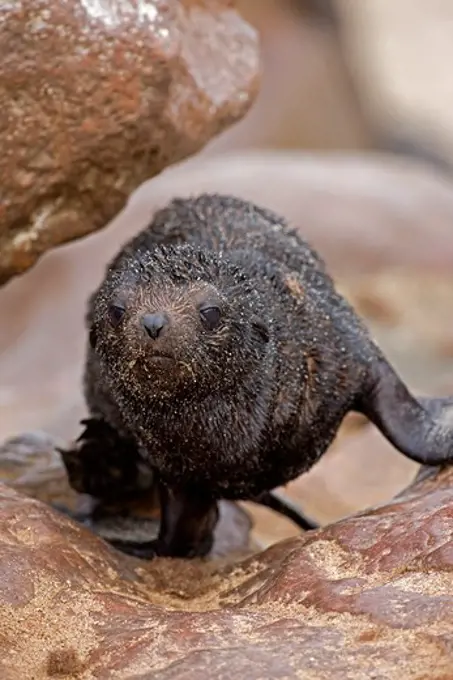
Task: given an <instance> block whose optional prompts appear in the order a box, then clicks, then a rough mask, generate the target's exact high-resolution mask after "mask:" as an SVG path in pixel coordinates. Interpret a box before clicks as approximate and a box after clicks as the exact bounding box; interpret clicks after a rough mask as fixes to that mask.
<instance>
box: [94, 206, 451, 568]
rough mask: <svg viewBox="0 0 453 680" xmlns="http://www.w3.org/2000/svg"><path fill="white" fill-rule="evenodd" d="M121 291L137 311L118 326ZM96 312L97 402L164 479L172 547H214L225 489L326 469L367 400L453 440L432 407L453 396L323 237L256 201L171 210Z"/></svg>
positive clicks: (123, 263) (126, 253) (142, 241)
mask: <svg viewBox="0 0 453 680" xmlns="http://www.w3.org/2000/svg"><path fill="white" fill-rule="evenodd" d="M213 298H215V299H216V300H217V301H218V302H219V304H221V305H222V309H223V321H222V323H221V326H220V327H219V328H218V329H216V330H214V331H212V332H205V330H204V329H203V328H202V327H201V325H200V321H199V316H198V312H197V309H196V305H197V304H198V303H199V301H200V300H204V299H208V300H209V299H213ZM118 300H120V301H122V303H123V304H124V305H125V307H126V314H125V318H124V319H123V320H122V322H121V323H120V325H119V326H118V327H117V328H112V326H111V324H110V323H109V320H108V314H109V306H110V305H111V304H112V303H114V302H115V301H118ZM154 311H165V312H167V313H168V315H169V318H170V319H171V323H170V325H169V327H168V329H166V331H165V333H164V334H163V337H162V338H159V339H158V340H157V341H156V342H155V343H153V342H151V341H150V340H149V339H148V338H145V337H144V335H143V333H142V331H141V330H140V318H141V317H142V315H143V314H145V313H148V312H154ZM87 320H88V327H89V338H90V343H89V348H88V355H87V364H86V371H85V396H86V400H87V403H88V406H89V409H90V415H91V417H92V418H94V419H97V420H99V421H101V423H105V424H107V426H108V428H110V430H112V431H114V432H115V436H116V437H117V438H118V440H119V443H118V446H119V449H121V450H124V451H125V455H127V449H128V447H129V448H130V447H131V446H132V448H133V447H134V445H135V447H136V451H137V452H138V453H139V455H140V456H141V457H142V458H143V460H144V461H146V463H147V465H149V467H150V469H151V470H152V471H153V474H154V475H155V477H156V480H158V483H159V485H160V488H161V499H162V507H163V514H164V519H163V523H162V529H161V533H160V538H159V540H158V542H157V543H156V545H153V546H152V549H151V552H152V551H153V550H154V548H155V552H156V554H165V555H179V556H193V555H200V554H206V552H208V551H209V546H210V543H211V542H212V541H211V539H212V531H213V527H214V526H215V522H216V517H217V515H216V501H217V499H220V498H225V499H251V498H256V497H257V496H259V495H260V494H262V493H265V492H268V491H269V490H271V489H274V488H275V487H277V486H280V485H282V484H285V483H287V482H288V481H290V480H292V479H294V478H295V477H297V476H298V475H300V474H301V473H303V472H305V471H307V470H308V469H310V467H311V466H312V465H313V464H314V463H315V462H316V461H317V460H319V458H320V456H322V455H323V453H324V452H325V451H326V449H327V448H328V446H329V445H330V443H331V442H332V440H333V438H334V437H335V435H336V433H337V430H338V428H339V425H340V424H341V422H342V420H343V418H344V416H345V415H346V413H347V412H348V411H350V410H352V409H355V410H358V411H362V412H364V413H365V414H366V415H368V417H370V419H371V420H373V422H375V423H376V424H377V425H378V426H379V427H380V428H381V429H382V431H383V432H384V434H386V436H387V437H388V438H389V439H390V440H391V441H393V442H394V443H395V445H396V446H398V447H399V448H400V450H401V451H402V452H403V453H405V454H406V455H408V456H410V457H412V458H413V459H414V460H420V461H423V462H427V463H428V464H429V463H435V464H437V463H439V462H441V461H445V460H446V459H447V458H448V457H451V455H452V446H451V443H450V441H449V440H450V438H449V432H446V431H445V428H444V426H443V425H441V426H439V427H438V426H437V422H442V423H445V421H446V418H445V417H444V416H442V418H440V420H439V419H438V420H437V421H435V420H433V417H434V416H433V417H431V415H430V409H431V406H432V404H435V408H434V410H433V414H438V411H439V407H440V410H441V411H442V412H443V411H444V410H445V408H446V409H447V410H450V409H451V401H448V400H431V401H429V402H427V404H426V405H425V406H422V405H420V404H419V402H417V401H416V400H415V399H414V398H413V397H412V396H411V395H410V394H409V392H408V391H407V388H406V387H405V386H404V384H403V383H402V382H401V380H400V379H399V377H398V376H397V375H396V373H395V372H394V371H393V369H392V368H391V367H390V366H389V364H388V362H387V361H386V360H385V357H384V356H383V355H382V354H381V352H380V350H379V349H378V348H377V346H376V345H375V344H374V343H373V341H372V340H371V338H370V337H369V335H368V333H367V330H366V329H365V327H364V325H363V324H362V322H361V321H360V319H359V318H358V317H357V315H356V314H355V312H354V311H353V309H352V308H351V307H350V306H349V304H348V303H347V302H346V301H345V300H344V299H343V298H342V297H341V296H340V295H339V294H338V293H337V292H336V290H335V287H334V283H333V281H332V279H331V278H330V276H329V275H328V273H327V272H326V270H325V266H324V263H323V261H322V260H321V259H320V257H319V256H318V255H317V253H316V252H315V251H314V250H313V249H312V248H311V247H310V246H309V245H308V244H307V243H305V241H303V239H301V238H300V236H299V235H298V234H297V233H296V232H295V231H293V230H291V229H290V228H289V226H288V225H287V224H286V223H285V221H284V220H283V219H282V218H281V217H279V216H278V215H276V214H274V213H273V212H271V211H269V210H265V209H262V208H260V207H258V206H255V205H252V204H250V203H248V202H246V201H242V200H240V199H237V198H234V197H231V196H221V195H202V196H199V197H197V198H192V199H178V200H175V201H173V202H172V203H171V204H170V205H169V206H167V207H166V208H164V209H163V210H160V211H159V212H158V213H157V214H156V216H155V218H154V220H153V222H152V224H151V225H150V226H149V227H148V228H147V229H145V230H144V231H143V232H141V233H140V234H139V235H138V236H136V237H135V238H134V239H132V240H131V241H130V242H129V243H128V244H127V245H126V246H125V247H124V248H123V249H122V250H121V252H120V253H119V254H118V256H117V257H116V258H115V259H114V260H113V262H112V263H111V264H110V266H109V268H108V270H107V272H106V276H105V279H104V281H103V282H102V284H101V286H100V287H99V289H98V290H97V291H96V292H95V293H94V294H93V296H92V298H91V300H90V304H89V312H88V316H87ZM156 348H157V350H158V349H159V348H161V349H162V351H165V352H167V353H170V354H171V355H172V356H173V361H172V362H170V363H167V364H165V365H164V368H162V366H159V365H157V364H156V363H155V361H151V359H150V355H151V353H152V352H154V351H156ZM384 397H385V399H384ZM439 405H440V406H439ZM436 417H437V415H436ZM407 424H410V425H411V427H412V428H413V434H412V435H411V434H410V433H406V432H405V427H406V425H407ZM414 428H415V429H414ZM436 428H437V429H436ZM96 439H97V445H98V450H99V455H100V456H102V448H103V437H102V436H100V437H97V438H96V436H95V437H94V443H93V438H91V440H90V438H88V440H90V446H93V445H94V446H96ZM432 445H434V448H433V451H432V452H431V451H430V450H429V447H430V446H432Z"/></svg>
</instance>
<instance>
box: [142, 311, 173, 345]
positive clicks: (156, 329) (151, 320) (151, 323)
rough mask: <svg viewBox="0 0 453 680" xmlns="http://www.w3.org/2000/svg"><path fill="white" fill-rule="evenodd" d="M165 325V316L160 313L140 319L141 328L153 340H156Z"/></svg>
mask: <svg viewBox="0 0 453 680" xmlns="http://www.w3.org/2000/svg"><path fill="white" fill-rule="evenodd" d="M167 323H168V319H167V317H166V316H165V314H162V312H156V313H155V314H145V316H144V317H143V318H142V324H143V328H144V329H145V331H146V332H147V333H148V335H149V337H150V338H152V339H153V340H156V338H157V337H158V336H159V334H160V333H161V332H162V329H163V328H165V326H166V325H167Z"/></svg>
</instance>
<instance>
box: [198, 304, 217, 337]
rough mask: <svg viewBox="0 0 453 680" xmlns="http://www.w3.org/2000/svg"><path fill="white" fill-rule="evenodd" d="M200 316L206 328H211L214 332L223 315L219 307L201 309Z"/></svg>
mask: <svg viewBox="0 0 453 680" xmlns="http://www.w3.org/2000/svg"><path fill="white" fill-rule="evenodd" d="M200 316H201V319H202V321H203V323H204V325H205V326H206V328H209V330H210V331H212V330H213V329H214V328H215V327H216V326H218V324H219V322H220V317H221V316H222V315H221V313H220V309H219V308H218V307H214V306H210V307H203V309H200Z"/></svg>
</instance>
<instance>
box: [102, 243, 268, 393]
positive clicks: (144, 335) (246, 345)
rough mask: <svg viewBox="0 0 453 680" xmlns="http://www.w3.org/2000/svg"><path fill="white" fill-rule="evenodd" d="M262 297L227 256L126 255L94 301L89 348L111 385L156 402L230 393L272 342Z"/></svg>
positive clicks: (193, 252)
mask: <svg viewBox="0 0 453 680" xmlns="http://www.w3.org/2000/svg"><path fill="white" fill-rule="evenodd" d="M264 309H265V305H264V304H263V300H262V296H261V295H260V294H259V292H258V291H257V290H256V286H255V285H254V283H253V281H251V280H250V277H249V276H247V274H246V273H245V271H243V270H242V268H241V267H240V266H239V265H238V264H237V263H234V262H232V261H231V260H228V259H227V258H226V257H225V258H224V257H223V256H222V254H219V253H213V252H209V251H208V252H206V251H203V250H201V249H199V248H196V247H192V246H190V245H179V246H165V247H163V246H153V247H151V248H150V247H149V246H148V247H147V248H138V249H136V250H129V251H128V250H127V249H126V250H125V251H124V255H123V256H122V257H121V258H119V259H118V260H117V261H115V262H114V264H113V265H112V266H111V267H110V269H109V270H108V271H107V274H106V277H105V279H104V282H103V283H102V285H101V287H100V288H99V290H98V291H97V292H96V293H95V295H94V296H93V298H92V300H91V310H90V315H89V321H90V344H91V347H92V349H93V351H94V353H95V354H96V355H97V356H98V358H99V361H100V365H101V367H103V368H104V370H105V371H106V372H107V373H108V374H110V375H111V377H112V380H113V381H115V382H118V380H120V378H121V380H122V381H123V382H124V381H126V382H127V383H128V384H129V387H132V386H133V385H134V384H135V383H138V382H140V383H141V384H142V385H143V382H147V381H149V382H150V384H152V385H153V389H154V391H155V393H156V395H157V393H158V392H159V393H160V394H167V395H168V394H172V393H178V394H181V393H182V392H184V390H185V389H193V388H194V387H196V389H197V390H208V391H211V392H213V391H216V390H217V389H218V388H220V387H225V386H227V385H229V386H230V387H233V386H234V385H235V383H236V382H237V381H240V380H241V378H243V377H247V376H249V375H250V373H252V372H253V371H256V370H257V369H258V368H259V367H260V365H262V362H263V358H264V355H265V354H266V351H267V349H268V345H269V341H270V338H271V330H270V328H269V322H268V320H267V319H266V317H265V314H263V311H264Z"/></svg>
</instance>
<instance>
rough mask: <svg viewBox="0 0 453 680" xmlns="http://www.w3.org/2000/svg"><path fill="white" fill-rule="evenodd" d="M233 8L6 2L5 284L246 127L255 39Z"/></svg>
mask: <svg viewBox="0 0 453 680" xmlns="http://www.w3.org/2000/svg"><path fill="white" fill-rule="evenodd" d="M233 5H234V3H232V2H230V1H229V0H109V2H106V1H104V0H66V1H65V2H64V3H63V2H55V1H52V0H34V2H28V1H27V0H12V1H11V2H7V3H4V2H3V3H0V141H1V147H2V153H1V156H0V284H1V283H4V282H5V281H7V280H8V279H9V278H10V277H12V276H14V275H15V274H18V273H20V272H22V271H24V270H25V269H27V268H29V267H30V266H31V265H32V264H33V263H34V262H35V261H36V259H37V257H39V255H40V254H41V253H43V252H44V251H45V250H47V249H48V248H51V247H53V246H55V245H58V244H60V243H63V242H65V241H69V240H72V239H74V238H77V237H79V236H82V235H84V234H88V233H89V232H91V231H93V230H95V229H98V228H100V227H102V226H104V225H105V224H106V222H107V221H108V220H109V219H111V218H112V217H113V216H114V215H115V214H116V213H117V212H118V211H119V210H120V209H121V208H122V207H123V205H124V204H125V201H126V200H127V197H128V196H129V194H130V193H131V192H132V191H133V190H134V189H135V188H136V187H137V186H138V185H139V184H141V182H142V181H144V180H145V179H146V178H149V177H151V176H153V175H155V174H157V173H159V172H160V171H161V170H162V169H163V168H165V167H166V166H167V165H169V164H170V163H172V162H175V161H178V160H180V159H182V158H184V157H186V156H188V155H190V154H192V153H194V152H195V151H197V150H198V149H200V148H201V147H202V146H203V145H204V144H205V143H206V142H207V141H209V140H210V139H211V138H212V137H213V136H214V135H215V134H217V133H218V132H220V131H221V130H223V129H224V128H226V127H227V126H228V125H230V124H231V123H233V122H235V121H237V120H239V119H240V118H241V117H242V116H243V115H244V113H245V112H246V111H247V110H248V109H249V107H250V105H251V103H252V101H253V100H254V96H255V93H256V91H257V86H258V71H259V57H258V40H257V35H256V33H255V31H254V30H253V29H252V28H251V27H250V26H249V25H248V24H247V23H246V22H245V21H243V20H242V19H241V18H240V17H239V15H238V14H237V13H236V11H235V10H234V7H233Z"/></svg>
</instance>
